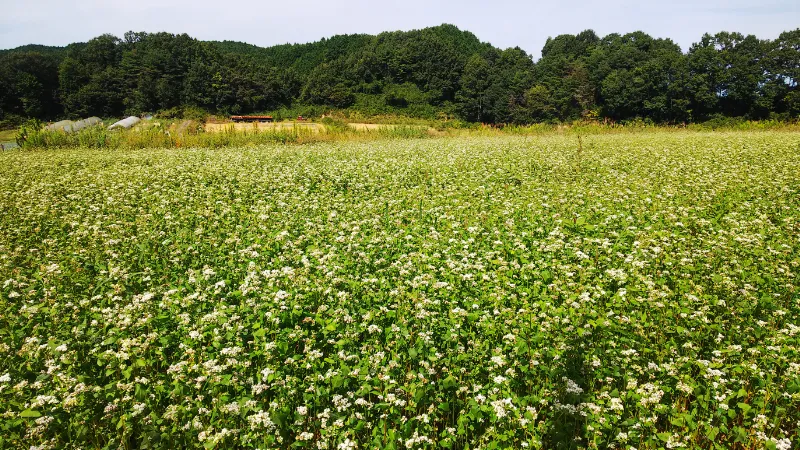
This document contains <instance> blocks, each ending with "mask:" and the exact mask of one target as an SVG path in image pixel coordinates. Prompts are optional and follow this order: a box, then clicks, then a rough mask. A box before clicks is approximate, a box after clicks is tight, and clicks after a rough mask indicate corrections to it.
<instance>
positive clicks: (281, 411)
mask: <svg viewBox="0 0 800 450" xmlns="http://www.w3.org/2000/svg"><path fill="white" fill-rule="evenodd" d="M798 141H800V137H798V135H797V134H792V133H772V132H764V133H750V134H747V133H716V134H698V133H688V132H687V133H659V132H649V133H642V134H636V135H634V134H626V135H605V136H592V137H589V138H584V139H583V141H582V143H581V146H580V147H579V146H578V143H577V142H576V140H575V139H574V138H572V137H567V136H550V137H542V138H536V139H530V138H525V137H501V138H477V139H475V138H472V139H466V138H452V139H439V140H436V139H434V140H426V141H387V142H371V143H328V144H315V145H309V146H302V147H285V146H260V147H251V148H240V149H225V150H204V149H195V150H180V151H179V150H150V151H136V152H130V153H124V154H123V153H116V152H93V151H89V150H80V149H77V150H68V151H58V152H47V153H45V152H15V153H7V154H3V155H0V211H2V214H1V215H0V447H2V448H12V447H13V448H36V449H46V448H53V449H55V448H207V449H211V448H254V449H256V448H257V449H268V448H275V449H277V448H316V449H343V450H344V449H367V448H397V449H419V448H453V449H455V448H487V449H488V448H548V449H550V448H618V449H657V448H679V447H686V448H768V449H781V450H787V449H789V448H796V446H797V445H798V443H799V442H800V440H798V438H797V436H798V433H799V430H800V352H799V351H798V346H800V292H798V284H800V283H799V281H798V274H800V252H798V249H800V147H798V145H797V142H798Z"/></svg>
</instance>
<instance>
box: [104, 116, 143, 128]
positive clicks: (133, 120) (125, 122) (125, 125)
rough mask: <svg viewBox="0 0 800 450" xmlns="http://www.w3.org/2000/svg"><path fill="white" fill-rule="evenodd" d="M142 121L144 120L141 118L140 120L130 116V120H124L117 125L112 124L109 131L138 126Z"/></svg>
mask: <svg viewBox="0 0 800 450" xmlns="http://www.w3.org/2000/svg"><path fill="white" fill-rule="evenodd" d="M141 121H142V119H140V118H138V117H136V116H130V117H128V118H125V119H122V120H120V121H119V122H116V123H114V124H112V125H111V126H110V127H108V129H109V130H115V129H117V128H130V127H132V126H134V125H136V124H137V123H139V122H141Z"/></svg>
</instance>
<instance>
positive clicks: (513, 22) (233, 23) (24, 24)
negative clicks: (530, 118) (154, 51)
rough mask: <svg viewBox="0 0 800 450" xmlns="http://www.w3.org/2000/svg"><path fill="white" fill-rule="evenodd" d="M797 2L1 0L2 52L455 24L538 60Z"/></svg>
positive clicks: (762, 15)
mask: <svg viewBox="0 0 800 450" xmlns="http://www.w3.org/2000/svg"><path fill="white" fill-rule="evenodd" d="M799 5H800V0H763V1H761V2H759V1H754V0H674V1H668V0H661V1H647V0H605V1H602V2H601V1H587V0H572V1H558V0H549V1H538V0H528V1H525V0H481V1H477V0H459V1H451V0H448V1H435V0H404V1H394V0H392V1H367V0H346V1H335V0H301V1H283V2H280V1H270V0H256V1H251V0H240V1H219V0H215V1H210V0H121V1H110V0H75V1H66V2H65V1H63V0H58V1H54V0H0V11H3V14H2V15H0V48H12V47H17V46H19V45H24V44H31V43H34V44H45V45H65V44H68V43H70V42H80V41H86V40H89V39H91V38H92V37H95V36H98V35H100V34H103V33H111V34H114V35H117V36H120V37H121V36H122V35H123V33H125V32H126V31H129V30H134V31H148V32H156V31H168V32H171V33H188V34H189V35H191V36H193V37H196V38H198V39H203V40H234V41H244V42H248V43H251V44H255V45H259V46H269V45H274V44H283V43H287V42H311V41H315V40H318V39H320V38H322V37H329V36H332V35H335V34H352V33H370V34H375V33H379V32H381V31H393V30H410V29H415V28H423V27H427V26H433V25H439V24H441V23H452V24H454V25H456V26H458V27H459V28H461V29H465V30H469V31H472V32H473V33H475V34H476V35H477V36H478V38H479V39H481V40H482V41H488V42H490V43H492V44H494V45H495V46H498V47H502V48H505V47H513V46H519V47H522V48H523V49H524V50H526V51H528V52H529V53H531V54H532V55H534V57H536V58H538V57H539V54H540V51H541V49H542V46H543V45H544V42H545V41H546V40H547V37H548V36H556V35H559V34H563V33H572V34H574V33H578V32H580V31H582V30H585V29H587V28H591V29H594V30H595V31H596V32H597V33H598V34H599V35H601V36H603V35H605V34H608V33H615V32H618V33H626V32H630V31H636V30H642V31H644V32H646V33H649V34H651V35H653V36H655V37H669V38H672V40H674V41H675V42H677V43H678V44H679V45H680V46H681V47H683V49H684V50H687V49H688V47H689V46H690V45H691V44H692V43H693V42H696V41H697V40H699V38H700V37H701V36H702V34H703V33H704V32H711V33H714V32H717V31H722V30H725V31H739V32H741V33H744V34H755V35H756V36H758V37H759V38H775V37H776V36H777V35H778V34H780V32H781V31H786V30H790V29H795V28H798V27H800V6H799Z"/></svg>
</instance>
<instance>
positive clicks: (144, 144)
mask: <svg viewBox="0 0 800 450" xmlns="http://www.w3.org/2000/svg"><path fill="white" fill-rule="evenodd" d="M323 125H324V129H322V130H312V129H309V128H306V127H293V128H281V129H274V130H255V129H254V130H253V131H249V130H248V131H242V130H233V129H230V130H226V131H223V132H203V131H202V129H201V130H200V131H190V132H183V133H181V132H176V131H175V130H174V128H173V129H172V131H170V129H169V127H160V126H159V127H151V128H147V129H136V130H115V131H109V130H107V129H105V128H102V127H95V128H88V129H85V130H81V131H80V132H77V133H64V132H61V131H45V130H43V129H38V127H32V126H23V127H22V128H21V129H20V131H19V132H18V133H17V135H18V136H23V137H24V139H22V141H23V148H25V149H53V148H76V147H82V148H96V149H101V148H102V149H131V150H133V149H142V148H182V147H192V148H221V147H237V146H239V147H240V146H248V145H261V144H274V143H280V144H306V143H312V142H334V141H347V142H359V141H371V140H381V139H419V138H427V137H442V136H450V137H455V136H475V137H478V136H504V135H522V136H545V135H553V134H574V135H578V136H580V135H602V134H617V133H647V132H653V131H664V132H692V131H695V132H697V131H700V132H707V131H800V124H798V123H786V122H779V121H761V122H751V121H747V122H731V123H715V124H711V123H707V124H692V125H688V126H658V125H649V124H643V123H638V124H627V125H623V124H602V123H583V122H575V123H572V124H562V125H554V124H534V125H527V126H517V125H513V126H505V127H497V126H487V125H481V124H472V125H465V124H463V123H462V122H433V123H431V124H429V125H430V127H424V126H419V125H392V126H388V125H387V126H386V127H378V128H376V129H366V130H365V129H353V128H351V127H348V126H347V123H346V122H344V121H342V120H331V119H325V120H323ZM0 140H1V139H0ZM9 140H11V139H9Z"/></svg>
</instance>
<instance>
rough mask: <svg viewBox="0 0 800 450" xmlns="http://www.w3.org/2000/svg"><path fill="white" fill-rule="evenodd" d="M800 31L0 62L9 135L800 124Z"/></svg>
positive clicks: (346, 43)
mask: <svg viewBox="0 0 800 450" xmlns="http://www.w3.org/2000/svg"><path fill="white" fill-rule="evenodd" d="M798 81H800V29H797V30H794V31H787V32H784V33H782V34H781V35H780V36H779V37H778V38H777V39H775V40H760V39H758V38H756V37H755V36H752V35H749V36H744V35H742V34H739V33H729V32H722V33H717V34H715V35H709V34H706V35H704V36H702V38H701V39H700V40H699V41H698V42H697V43H695V44H694V45H692V46H691V48H690V49H689V51H688V52H687V53H683V52H682V51H681V49H680V47H679V46H678V45H676V44H675V43H674V42H672V41H671V40H669V39H660V38H653V37H651V36H649V35H647V34H645V33H642V32H634V33H629V34H625V35H619V34H610V35H608V36H605V37H602V38H601V37H599V36H597V34H595V33H594V32H593V31H591V30H587V31H584V32H582V33H580V34H578V35H561V36H557V37H555V38H551V39H548V40H547V43H546V44H545V46H544V48H543V50H542V57H541V58H540V59H539V60H538V61H535V62H534V60H533V58H532V57H531V56H530V55H528V54H527V53H526V52H525V51H523V50H521V49H520V48H510V49H505V50H501V49H498V48H495V47H493V46H491V45H490V44H487V43H483V42H480V40H478V38H477V37H475V35H473V34H472V33H469V32H466V31H461V30H459V29H458V28H456V27H455V26H452V25H441V26H438V27H432V28H426V29H422V30H414V31H409V32H388V33H382V34H379V35H377V36H372V35H344V36H335V37H332V38H330V39H323V40H321V41H318V42H314V43H310V44H294V45H279V46H274V47H269V48H260V47H256V46H252V45H248V44H243V43H239V42H229V41H226V42H203V41H198V40H196V39H193V38H191V37H189V36H188V35H185V34H182V35H173V34H169V33H152V34H151V33H134V32H129V33H126V34H125V36H124V37H123V38H122V39H120V38H117V37H115V36H111V35H103V36H99V37H97V38H95V39H92V40H91V41H89V42H87V43H80V44H71V45H69V46H67V47H44V46H35V45H31V46H25V47H20V48H17V49H14V50H5V51H2V52H0V122H4V123H6V124H9V123H11V122H18V121H20V120H21V119H23V118H39V119H44V120H52V119H56V118H62V117H69V118H75V117H87V116H95V115H96V116H102V117H118V116H122V115H140V114H144V113H154V112H158V111H164V110H171V111H178V112H180V111H181V110H184V109H188V108H194V109H196V110H203V111H208V112H212V113H219V114H229V113H233V114H244V113H252V112H262V111H274V110H279V109H281V108H292V107H294V108H297V107H298V105H308V106H314V105H316V106H319V107H324V108H332V109H348V110H350V111H353V112H358V113H360V114H362V115H367V116H369V115H377V114H402V115H407V116H413V117H422V118H436V117H439V116H448V117H459V118H461V119H463V120H466V121H471V122H486V123H533V122H557V121H571V120H575V119H581V118H584V119H587V118H588V119H611V120H614V121H624V120H632V119H643V120H651V121H653V122H658V123H681V122H692V121H704V120H708V119H710V118H715V117H743V118H748V119H765V118H778V119H792V118H797V117H798V115H800V91H799V90H798Z"/></svg>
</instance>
